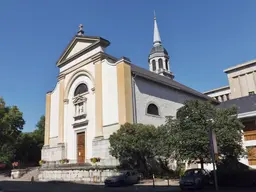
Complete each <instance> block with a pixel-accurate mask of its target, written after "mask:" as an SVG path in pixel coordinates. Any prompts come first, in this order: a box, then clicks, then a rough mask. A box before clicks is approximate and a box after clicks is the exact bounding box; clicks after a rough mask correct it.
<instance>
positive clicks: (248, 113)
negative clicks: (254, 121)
mask: <svg viewBox="0 0 256 192" xmlns="http://www.w3.org/2000/svg"><path fill="white" fill-rule="evenodd" d="M254 116H256V111H250V112H246V113H239V114H238V115H237V117H238V118H239V119H241V118H246V117H254Z"/></svg>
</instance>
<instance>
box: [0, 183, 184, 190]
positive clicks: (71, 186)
mask: <svg viewBox="0 0 256 192" xmlns="http://www.w3.org/2000/svg"><path fill="white" fill-rule="evenodd" d="M0 186H2V188H3V189H4V191H5V192H25V191H26V192H46V191H47V192H60V191H61V192H62V191H63V192H85V191H86V192H91V191H92V192H101V191H107V192H119V191H122V192H151V191H152V192H153V191H154V192H158V191H159V192H161V191H179V189H178V188H177V187H161V186H158V187H156V188H153V187H152V186H145V185H143V186H128V187H104V186H103V185H88V184H77V183H60V182H58V183H57V182H55V183H54V182H34V183H32V182H22V181H2V182H1V181H0Z"/></svg>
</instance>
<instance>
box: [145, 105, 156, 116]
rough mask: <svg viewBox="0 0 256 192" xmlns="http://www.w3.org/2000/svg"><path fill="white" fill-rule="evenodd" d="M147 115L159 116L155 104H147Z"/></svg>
mask: <svg viewBox="0 0 256 192" xmlns="http://www.w3.org/2000/svg"><path fill="white" fill-rule="evenodd" d="M147 113H148V114H151V115H159V111H158V107H157V106H156V105H155V104H152V103H151V104H149V105H148V108H147Z"/></svg>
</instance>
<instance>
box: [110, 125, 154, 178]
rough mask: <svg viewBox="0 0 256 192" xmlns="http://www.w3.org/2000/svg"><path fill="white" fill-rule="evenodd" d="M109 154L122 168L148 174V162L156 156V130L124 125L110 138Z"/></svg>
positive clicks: (151, 127)
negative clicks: (117, 160)
mask: <svg viewBox="0 0 256 192" xmlns="http://www.w3.org/2000/svg"><path fill="white" fill-rule="evenodd" d="M109 141H110V146H111V147H110V153H111V155H112V156H114V157H116V158H117V159H119V161H120V164H121V166H122V167H126V168H134V169H138V170H140V171H141V172H143V173H144V174H145V175H147V174H149V173H150V169H151V167H150V161H151V160H152V159H153V158H154V157H155V156H156V148H155V146H156V145H157V143H156V142H157V129H156V128H155V127H154V126H152V125H143V124H129V123H126V124H124V125H122V126H121V128H120V129H119V130H118V131H117V132H116V133H113V134H112V135H111V136H110V138H109Z"/></svg>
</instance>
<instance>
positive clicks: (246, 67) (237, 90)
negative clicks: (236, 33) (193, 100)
mask: <svg viewBox="0 0 256 192" xmlns="http://www.w3.org/2000/svg"><path fill="white" fill-rule="evenodd" d="M224 72H225V73H226V74H227V77H228V82H229V85H228V86H225V87H221V88H217V89H213V90H210V91H207V92H205V93H204V94H206V95H208V96H210V97H212V98H214V99H216V100H218V101H220V102H221V104H220V107H225V108H226V107H232V106H236V107H237V108H238V118H240V119H241V121H242V122H243V124H244V129H243V131H244V135H243V144H244V148H245V149H247V151H248V157H247V158H242V159H241V162H242V163H244V164H246V165H249V166H250V167H253V168H256V95H255V93H256V60H252V61H249V62H246V63H243V64H240V65H237V66H234V67H230V68H228V69H226V70H224Z"/></svg>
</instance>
